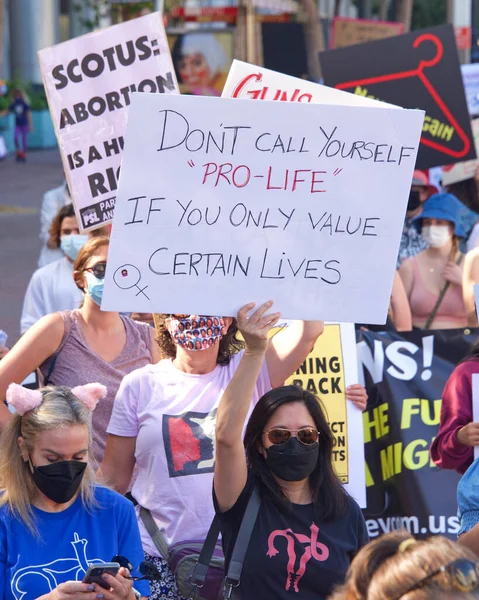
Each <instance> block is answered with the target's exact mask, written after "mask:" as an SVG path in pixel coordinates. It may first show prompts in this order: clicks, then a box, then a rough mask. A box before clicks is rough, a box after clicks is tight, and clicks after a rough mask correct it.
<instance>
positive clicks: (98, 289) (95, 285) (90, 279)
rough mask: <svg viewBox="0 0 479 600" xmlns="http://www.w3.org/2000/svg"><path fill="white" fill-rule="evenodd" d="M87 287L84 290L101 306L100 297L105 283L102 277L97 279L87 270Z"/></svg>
mask: <svg viewBox="0 0 479 600" xmlns="http://www.w3.org/2000/svg"><path fill="white" fill-rule="evenodd" d="M85 277H86V282H87V289H86V292H87V294H88V295H89V296H90V298H91V299H92V300H93V302H94V303H95V304H98V306H101V299H102V297H103V287H104V285H105V280H104V279H97V278H96V277H95V275H93V273H90V272H89V271H87V272H86V273H85Z"/></svg>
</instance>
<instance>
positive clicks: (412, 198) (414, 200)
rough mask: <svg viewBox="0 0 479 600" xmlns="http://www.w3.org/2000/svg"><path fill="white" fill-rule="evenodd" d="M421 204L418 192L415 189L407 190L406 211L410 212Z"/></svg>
mask: <svg viewBox="0 0 479 600" xmlns="http://www.w3.org/2000/svg"><path fill="white" fill-rule="evenodd" d="M420 206H421V200H420V198H419V192H418V191H417V190H411V191H410V192H409V200H408V203H407V209H406V210H407V211H408V212H411V211H413V210H416V209H417V208H419V207H420Z"/></svg>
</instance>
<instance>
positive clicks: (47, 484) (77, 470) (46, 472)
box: [30, 459, 87, 504]
mask: <svg viewBox="0 0 479 600" xmlns="http://www.w3.org/2000/svg"><path fill="white" fill-rule="evenodd" d="M30 463H31V465H32V467H33V474H32V477H33V481H34V482H35V485H36V486H37V488H38V489H39V490H40V491H41V492H42V493H43V494H45V496H46V497H47V498H50V500H53V502H56V503H57V504H65V503H66V502H69V501H70V500H71V499H72V498H73V496H74V495H75V494H76V493H77V491H78V488H79V487H80V484H81V482H82V479H83V475H84V473H85V469H86V465H87V463H86V462H82V461H79V460H62V461H61V462H57V463H52V464H51V465H44V466H42V467H35V466H34V465H33V463H32V461H31V459H30Z"/></svg>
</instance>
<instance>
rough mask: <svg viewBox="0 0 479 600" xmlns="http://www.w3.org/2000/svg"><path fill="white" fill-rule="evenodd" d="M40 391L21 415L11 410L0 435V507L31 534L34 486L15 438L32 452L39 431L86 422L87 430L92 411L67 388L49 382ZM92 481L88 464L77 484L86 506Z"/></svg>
mask: <svg viewBox="0 0 479 600" xmlns="http://www.w3.org/2000/svg"><path fill="white" fill-rule="evenodd" d="M41 393H42V395H43V400H42V402H41V404H40V405H39V406H37V407H36V408H34V409H32V410H29V411H28V412H26V413H25V414H24V415H23V416H20V415H19V414H18V413H17V414H14V415H13V417H12V418H11V419H10V420H9V422H8V423H7V425H6V427H5V429H4V430H3V432H2V435H1V436H0V490H1V492H0V507H1V506H7V507H8V508H9V510H10V512H11V513H12V514H13V515H15V517H17V518H18V519H20V520H21V521H23V523H24V524H25V525H26V526H27V527H28V529H29V530H30V531H31V532H32V533H33V534H34V535H38V532H37V529H36V527H35V520H34V515H33V510H32V501H33V499H34V497H35V494H36V492H37V487H36V485H35V482H34V481H33V477H32V474H31V471H30V467H29V465H28V463H27V462H25V461H24V460H23V458H22V455H21V452H20V448H19V445H18V438H19V437H22V438H23V439H24V441H25V445H26V447H27V449H28V451H29V453H31V452H32V451H33V447H34V445H35V441H36V438H37V436H38V435H39V434H40V433H41V432H43V431H47V430H50V429H55V428H57V427H71V426H73V425H85V426H86V427H87V428H88V430H89V431H90V423H91V411H90V410H88V409H87V408H86V407H85V405H84V404H82V402H80V400H78V398H77V397H76V396H75V395H74V394H73V393H72V391H71V390H70V389H69V388H67V387H63V386H59V387H53V386H50V387H46V388H44V389H43V390H41ZM89 460H90V459H89ZM94 481H95V474H94V470H93V469H92V467H91V466H90V465H87V467H86V469H85V474H84V476H83V479H82V483H81V486H80V491H81V497H82V501H83V503H84V505H85V506H86V507H91V506H94V505H95V500H94V492H93V483H94Z"/></svg>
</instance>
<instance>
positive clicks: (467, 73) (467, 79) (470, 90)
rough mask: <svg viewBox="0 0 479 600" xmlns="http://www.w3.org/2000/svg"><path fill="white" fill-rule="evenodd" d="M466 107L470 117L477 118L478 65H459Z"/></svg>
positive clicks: (478, 112) (478, 102)
mask: <svg viewBox="0 0 479 600" xmlns="http://www.w3.org/2000/svg"><path fill="white" fill-rule="evenodd" d="M461 73H462V80H463V82H464V91H465V93H466V101H467V107H468V109H469V114H470V115H471V116H472V117H477V116H479V64H478V63H472V64H469V65H461Z"/></svg>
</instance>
